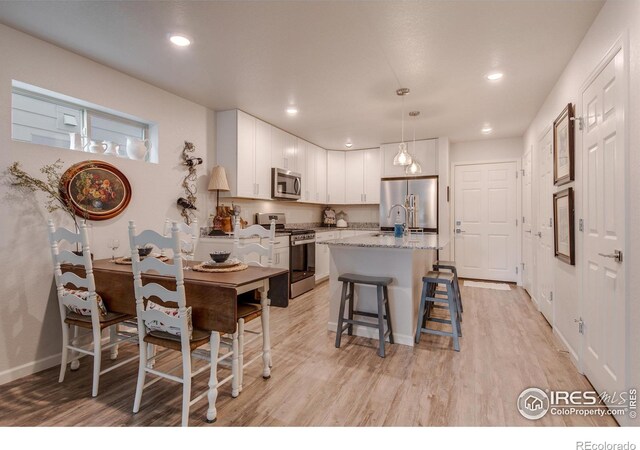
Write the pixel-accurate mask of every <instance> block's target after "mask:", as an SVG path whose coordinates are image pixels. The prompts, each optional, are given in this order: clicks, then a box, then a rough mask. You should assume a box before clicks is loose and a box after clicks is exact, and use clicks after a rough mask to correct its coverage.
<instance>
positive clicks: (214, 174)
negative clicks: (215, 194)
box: [209, 166, 231, 191]
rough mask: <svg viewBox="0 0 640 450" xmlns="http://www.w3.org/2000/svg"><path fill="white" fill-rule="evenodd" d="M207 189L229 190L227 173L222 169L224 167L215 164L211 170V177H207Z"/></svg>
mask: <svg viewBox="0 0 640 450" xmlns="http://www.w3.org/2000/svg"><path fill="white" fill-rule="evenodd" d="M209 190H210V191H230V190H231V189H229V182H228V181H227V173H226V172H225V171H224V167H222V166H215V167H214V168H213V170H211V178H209Z"/></svg>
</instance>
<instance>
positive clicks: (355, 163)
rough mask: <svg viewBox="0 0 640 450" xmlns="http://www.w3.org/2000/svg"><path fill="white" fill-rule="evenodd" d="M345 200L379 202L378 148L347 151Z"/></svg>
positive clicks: (360, 202)
mask: <svg viewBox="0 0 640 450" xmlns="http://www.w3.org/2000/svg"><path fill="white" fill-rule="evenodd" d="M345 162H346V179H345V189H346V192H345V202H346V203H347V204H362V203H365V204H376V203H380V176H381V172H380V166H381V165H380V149H377V148H372V149H368V150H352V151H347V152H346V155H345Z"/></svg>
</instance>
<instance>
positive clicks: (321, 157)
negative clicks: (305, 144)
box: [313, 145, 327, 203]
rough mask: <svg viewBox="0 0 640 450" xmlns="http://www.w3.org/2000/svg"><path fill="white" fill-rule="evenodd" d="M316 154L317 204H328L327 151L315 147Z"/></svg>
mask: <svg viewBox="0 0 640 450" xmlns="http://www.w3.org/2000/svg"><path fill="white" fill-rule="evenodd" d="M313 149H314V153H315V154H316V199H315V200H314V201H315V202H317V203H327V151H326V150H325V149H323V148H321V147H318V146H317V145H313Z"/></svg>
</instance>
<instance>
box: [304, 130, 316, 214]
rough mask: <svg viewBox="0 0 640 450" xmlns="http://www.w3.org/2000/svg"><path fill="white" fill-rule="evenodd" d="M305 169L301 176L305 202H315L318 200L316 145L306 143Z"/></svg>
mask: <svg viewBox="0 0 640 450" xmlns="http://www.w3.org/2000/svg"><path fill="white" fill-rule="evenodd" d="M305 147H306V166H307V167H306V170H305V174H304V176H303V177H302V193H303V196H304V197H303V198H304V201H305V202H308V203H315V202H317V201H318V198H317V197H318V196H317V193H318V184H317V179H318V165H317V162H316V159H317V154H318V152H317V151H316V148H317V147H316V146H315V145H313V144H310V143H308V142H307V143H306V146H305Z"/></svg>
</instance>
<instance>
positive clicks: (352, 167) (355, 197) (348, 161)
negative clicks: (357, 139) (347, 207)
mask: <svg viewBox="0 0 640 450" xmlns="http://www.w3.org/2000/svg"><path fill="white" fill-rule="evenodd" d="M345 170H346V174H345V200H344V201H345V203H347V204H360V203H364V152H362V151H361V150H352V151H348V152H345Z"/></svg>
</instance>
